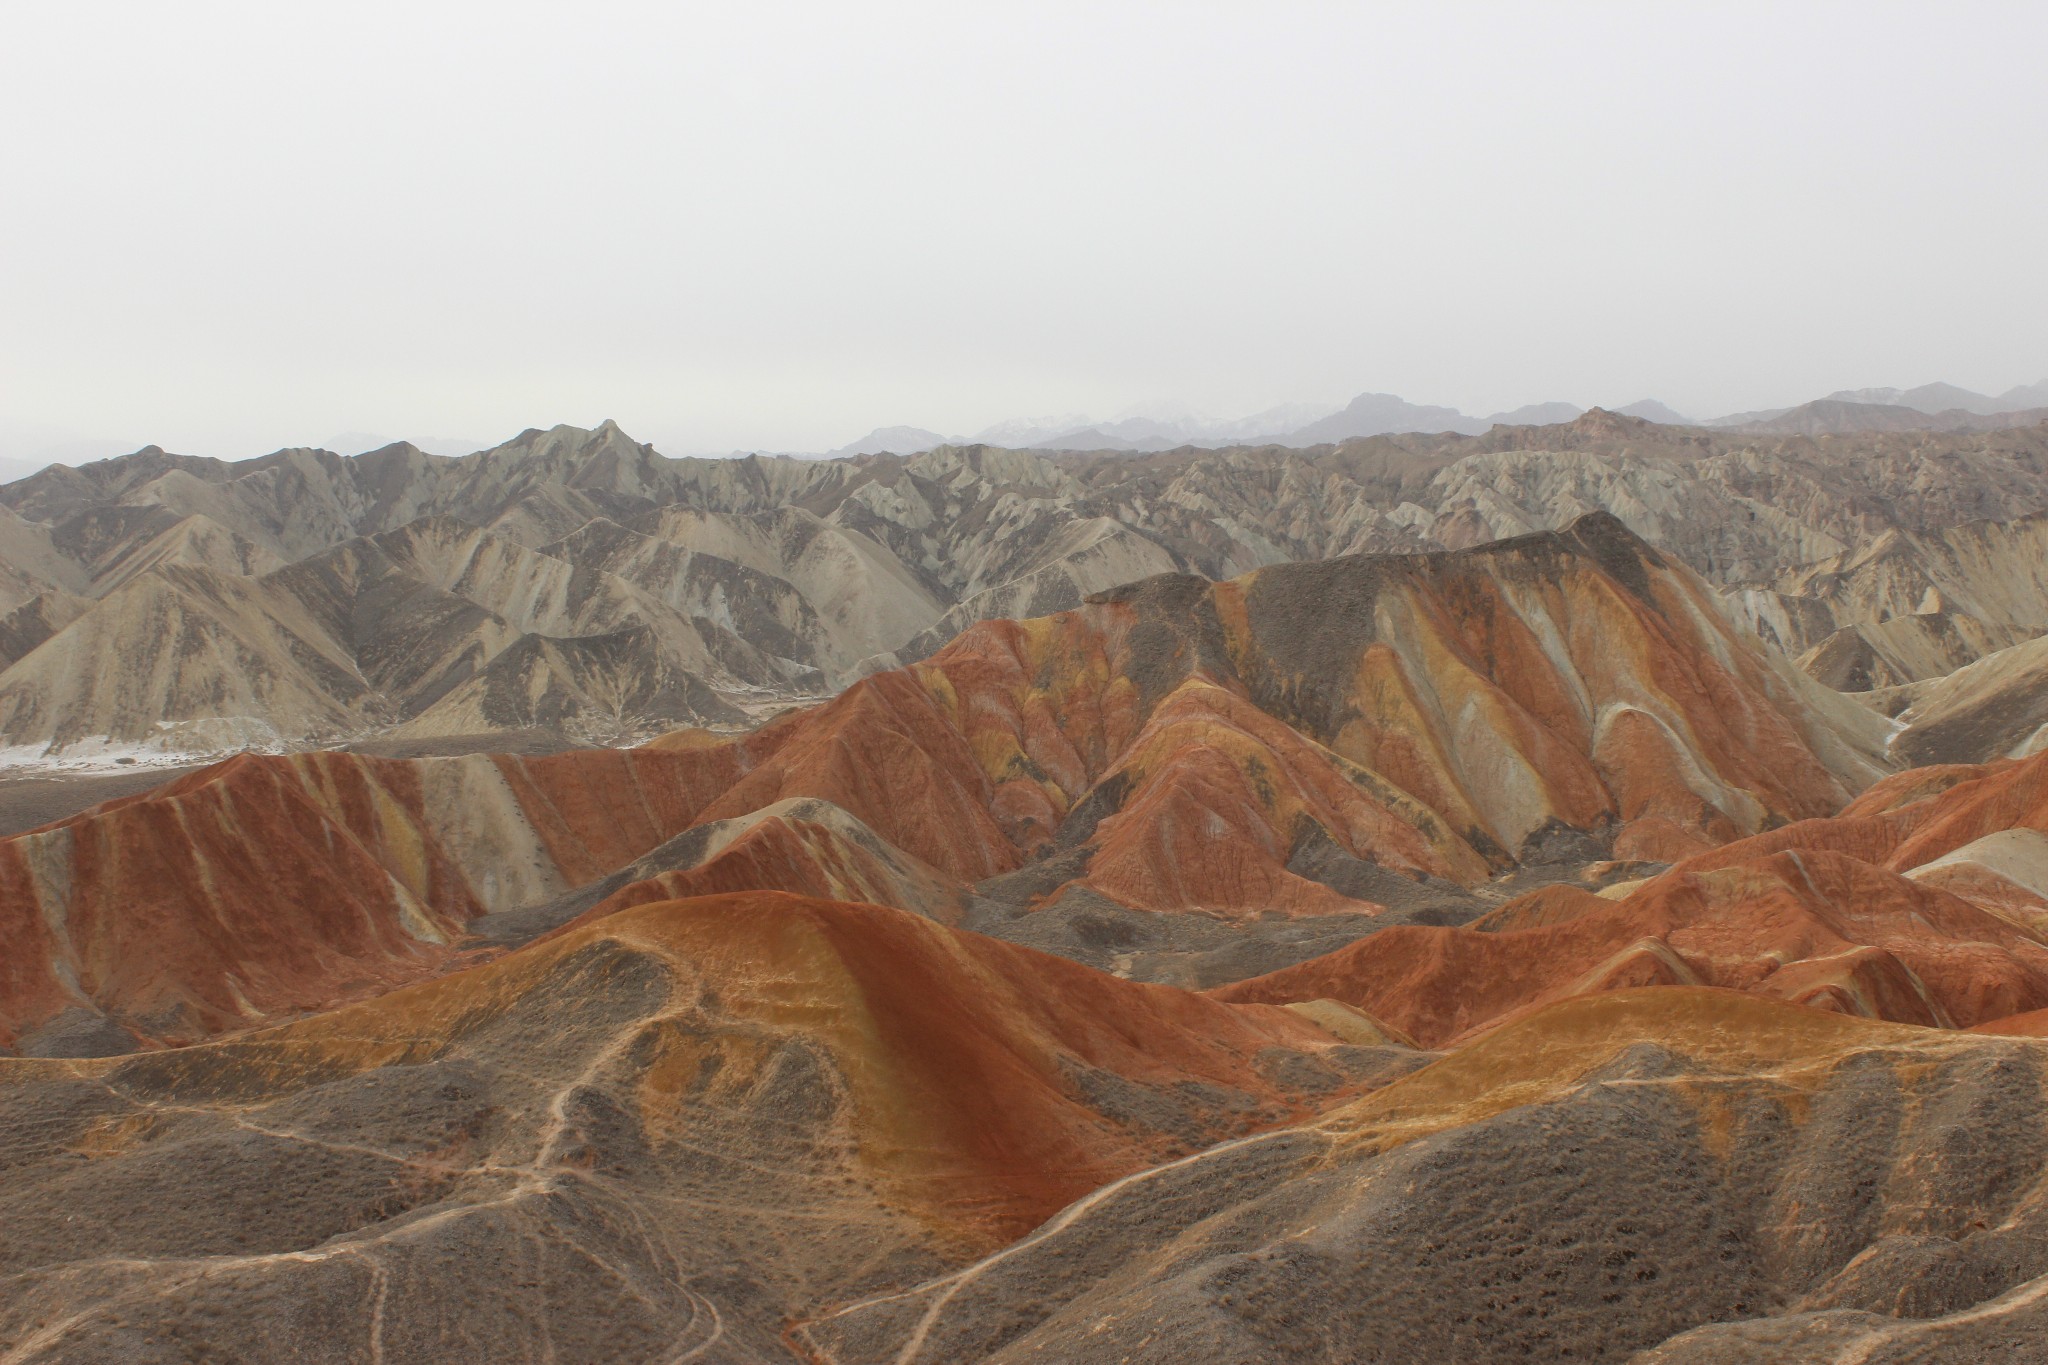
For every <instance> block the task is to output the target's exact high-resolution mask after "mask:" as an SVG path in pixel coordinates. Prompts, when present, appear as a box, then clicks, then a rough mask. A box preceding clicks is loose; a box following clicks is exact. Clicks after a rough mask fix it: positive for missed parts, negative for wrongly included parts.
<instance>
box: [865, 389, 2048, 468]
mask: <svg viewBox="0 0 2048 1365" xmlns="http://www.w3.org/2000/svg"><path fill="white" fill-rule="evenodd" d="M2035 409H2048V380H2043V381H2042V382H2041V383H2039V384H2028V385H2020V386H2018V387H2015V388H2011V389H2008V390H2006V391H2005V392H2004V393H2002V394H1999V395H1997V396H1996V397H1993V396H1991V395H1989V394H1982V393H1975V392H1972V391H1971V390H1969V389H1963V388H1958V387H1956V386H1955V385H1953V384H1922V385H1921V386H1920V387H1918V388H1914V389H1892V388H1874V389H1843V390H1839V391H1837V392H1835V393H1831V394H1829V395H1828V396H1827V397H1825V398H1818V399H1815V400H1813V401H1812V402H1810V403H1803V404H1800V405H1798V406H1797V407H1786V408H1764V409H1760V410H1757V411H1754V412H1737V413H1730V414H1729V415H1727V416H1725V417H1713V418H1705V419H1697V418H1691V417H1687V416H1685V415H1684V414H1683V413H1680V412H1678V411H1676V410H1675V409H1673V408H1671V407H1670V406H1668V405H1667V404H1664V403H1662V402H1659V401H1658V400H1656V399H1654V398H1645V399H1642V400H1641V401H1639V402H1635V403H1630V404H1627V405H1626V406H1622V407H1616V408H1612V409H1609V410H1610V411H1613V412H1618V413H1621V414H1623V415H1624V416H1628V417H1640V418H1642V419H1643V420H1645V421H1649V422H1657V423H1661V424H1663V425H1666V426H1702V427H1721V428H1732V429H1734V430H1737V431H1744V432H1755V433H1757V434H1759V435H1824V434H1828V433H1839V432H1848V431H1968V430H1983V429H1987V428H1990V427H1996V426H2000V425H2004V423H2003V422H2001V421H2000V420H1998V419H2001V418H2008V417H2012V416H2014V415H2015V414H2018V415H2022V417H2024V415H2025V414H2028V413H2031V412H2032V411H2034V410H2035ZM1586 411H1587V409H1585V408H1582V407H1580V406H1579V405H1578V404H1576V403H1565V402H1556V401H1553V402H1547V403H1530V404H1527V405H1525V406H1523V407H1519V408H1515V409H1513V410H1512V411H1508V412H1496V413H1493V414H1491V415H1489V416H1486V417H1472V416H1468V415H1466V414H1465V413H1463V412H1461V411H1459V410H1458V409H1457V408H1447V407H1434V406H1430V405H1428V404H1421V403H1411V402H1409V401H1408V400H1407V399H1405V398H1402V397H1400V396H1399V395H1396V394H1391V393H1361V394H1359V395H1358V396H1357V397H1356V398H1354V399H1352V400H1351V401H1350V402H1349V403H1347V404H1345V405H1344V407H1342V408H1341V409H1339V410H1337V411H1335V412H1330V411H1327V410H1326V409H1323V408H1320V407H1318V406H1316V405H1314V404H1300V403H1296V404H1288V405H1284V406H1281V407H1276V408H1269V409H1267V410H1266V411H1264V412H1258V413H1253V414H1252V415H1251V416H1249V417H1239V418H1231V419H1226V420H1216V419H1210V418H1200V417H1194V416H1189V415H1178V416H1170V417H1161V416H1144V415H1136V416H1126V417H1122V418H1118V419H1116V420H1114V421H1094V420H1091V419H1089V418H1087V417H1085V416H1082V415H1081V414H1078V413H1069V414H1066V415H1063V416H1057V417H1038V418H1016V419H1012V420H1009V421H1005V422H998V423H996V424H995V425H994V426H991V427H988V428H986V429H984V430H982V431H978V432H975V433H973V434H971V435H954V436H946V435H942V434H940V433H939V432H936V431H930V430H927V429H925V428H923V427H912V426H893V427H879V428H877V429H876V430H874V431H871V432H869V433H868V434H867V435H866V436H863V437H862V438H861V439H860V440H858V441H854V442H851V443H850V444H847V445H843V446H841V447H839V448H838V449H837V450H834V451H830V452H828V454H829V455H830V456H832V457H835V458H843V457H846V456H850V455H875V454H880V453H882V452H884V451H888V452H892V453H894V454H898V455H907V454H912V453H915V452H917V451H920V450H929V449H932V448H933V447H935V446H940V445H998V446H1004V447H1007V448H1009V449H1013V450H1127V451H1133V452H1148V451H1159V450H1176V449H1179V448H1180V447H1182V446H1198V447H1207V448H1210V449H1218V448H1222V447H1225V446H1234V445H1284V446H1294V447H1306V446H1315V445H1326V444H1334V443H1336V442H1339V441H1351V440H1357V439H1359V438H1361V437H1366V436H1387V435H1394V434H1399V433H1407V432H1417V433H1423V434H1429V435H1434V434H1437V433H1442V432H1450V433H1454V434H1457V435H1461V436H1479V435H1483V434H1485V433H1486V432H1487V431H1488V430H1490V429H1492V428H1493V427H1496V426H1554V425H1556V424H1557V423H1560V422H1569V421H1572V420H1574V419H1575V418H1577V417H1579V416H1580V415H1581V414H1582V413H1584V412H1586ZM2036 420H2038V419H2036ZM2020 424H2021V425H2031V424H2032V423H2031V422H2029V421H2022V422H2021V423H2020Z"/></svg>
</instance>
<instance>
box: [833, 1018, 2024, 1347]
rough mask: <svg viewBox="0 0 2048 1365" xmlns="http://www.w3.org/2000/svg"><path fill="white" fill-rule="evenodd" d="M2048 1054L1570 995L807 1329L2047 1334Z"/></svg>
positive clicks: (1989, 1339) (1638, 1340)
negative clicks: (2030, 1311)
mask: <svg viewBox="0 0 2048 1365" xmlns="http://www.w3.org/2000/svg"><path fill="white" fill-rule="evenodd" d="M2044 1078H2048V1051H2044V1050H2043V1049H2042V1047H2041V1045H2039V1044H2037V1043H2033V1042H2028V1041H2019V1040H2011V1039H1999V1040H1992V1039H1983V1038H1972V1037H1969V1036H1967V1035H1958V1034H1943V1033H1934V1032H1928V1031H1922V1030H1916V1029H1910V1028H1903V1027H1898V1026H1894V1025H1882V1024H1869V1023H1866V1022H1862V1021H1856V1020H1848V1019H1843V1018H1840V1017H1831V1016H1829V1015H1826V1014H1822V1013H1818V1012H1815V1011H1811V1010H1802V1009H1797V1008H1794V1007H1790V1006H1786V1005H1779V1004H1772V1003H1769V1002H1764V1001H1757V1000H1752V999H1747V998H1745V997H1742V996H1739V995H1735V994H1732V993H1727V992H1715V991H1703V990H1657V991H1630V992H1624V993H1620V994H1615V995H1607V996H1602V997H1599V998H1596V999H1590V1000H1581V1001H1572V1002H1568V1003H1565V1004H1561V1005H1557V1006H1554V1007H1552V1008H1551V1009H1548V1010H1545V1011H1543V1012H1542V1013H1540V1014H1537V1015H1535V1016H1533V1017H1531V1018H1528V1019H1526V1020H1524V1021H1522V1022H1521V1023H1519V1024H1516V1025H1514V1026H1512V1027H1510V1028H1506V1029H1503V1030H1500V1031H1499V1032H1497V1033H1495V1034H1493V1035H1491V1036H1489V1037H1488V1038H1486V1039H1484V1040H1483V1041H1481V1042H1478V1043H1476V1044H1474V1045H1472V1046H1470V1047H1467V1048H1464V1049H1461V1050H1459V1051H1458V1052H1456V1053H1453V1054H1451V1055H1450V1056H1449V1057H1447V1058H1445V1059H1444V1060H1442V1061H1440V1062H1437V1063H1436V1064H1434V1065H1432V1066H1430V1067H1428V1068H1426V1069H1424V1070H1422V1071H1419V1072H1417V1073H1415V1074H1413V1075H1411V1076H1409V1077H1407V1078H1406V1079H1404V1080H1402V1081H1400V1082H1397V1083H1395V1084H1393V1085H1391V1086H1388V1087H1386V1088H1384V1089H1382V1090H1379V1091H1376V1092H1375V1093H1373V1094H1372V1095H1369V1096H1367V1097H1365V1098H1363V1099H1361V1100H1358V1101H1356V1102H1354V1103H1352V1104H1350V1105H1348V1106H1345V1107H1343V1108H1340V1109H1338V1110H1336V1111H1335V1112H1333V1113H1331V1114H1330V1115H1328V1116H1326V1117H1325V1118H1323V1119H1322V1120H1320V1121H1319V1122H1317V1123H1315V1124H1312V1125H1309V1126H1306V1127H1303V1128H1298V1129H1291V1130H1282V1131H1279V1132H1274V1133H1271V1134H1264V1135H1260V1136H1257V1137H1255V1138H1253V1139H1251V1140H1249V1141H1247V1142H1243V1143H1234V1144H1225V1145H1223V1146H1221V1147H1218V1148H1216V1149H1215V1150H1213V1151H1211V1152H1208V1153H1204V1154H1203V1155H1202V1156H1200V1157H1198V1158H1196V1159H1195V1160H1193V1161H1189V1162H1183V1163H1178V1164H1175V1165H1169V1166H1163V1167H1160V1168H1158V1169H1156V1170H1153V1171H1150V1172H1146V1173H1145V1174H1143V1175H1141V1176H1139V1177H1137V1178H1135V1179H1133V1180H1129V1181H1125V1182H1123V1183H1122V1184H1120V1185H1117V1186H1113V1187H1109V1188H1107V1189H1105V1190H1103V1191H1101V1192H1099V1193H1098V1194H1096V1195H1094V1196H1091V1197H1090V1198H1089V1199H1086V1200H1083V1201H1080V1202H1079V1203H1077V1204H1076V1205H1074V1206H1072V1207H1070V1208H1069V1209H1067V1210H1066V1211H1064V1212H1063V1213H1062V1214H1061V1215H1060V1216H1059V1217H1058V1218H1055V1219H1054V1220H1052V1221H1051V1222H1050V1223H1048V1224H1047V1225H1046V1226H1045V1227H1044V1228H1043V1229H1041V1230H1040V1231H1039V1232H1038V1233H1037V1234H1035V1235H1034V1236H1033V1237H1032V1238H1029V1239H1027V1240H1026V1241H1024V1242H1022V1243H1020V1244H1018V1245H1017V1246H1015V1247H1011V1248H1006V1249H1005V1250H1004V1251H1003V1252H1000V1253H998V1254H996V1255H995V1256H991V1257H988V1258H985V1259H984V1260H982V1261H980V1262H977V1263H976V1264H974V1265H972V1266H969V1267H967V1268H966V1269H964V1270H961V1271H956V1272H952V1273H950V1274H948V1275H945V1276H941V1277H939V1278H936V1279H934V1280H933V1281H932V1282H931V1283H930V1284H929V1285H927V1286H924V1287H922V1288H920V1289H918V1290H916V1291H913V1292H911V1293H897V1294H891V1295H877V1296H873V1297H871V1298H870V1299H868V1300H866V1301H862V1302H860V1303H857V1304H854V1305H852V1306H849V1307H848V1308H846V1309H843V1310H841V1311H840V1312H838V1313H836V1314H833V1315H828V1316H825V1317H823V1318H822V1319H820V1320H816V1321H813V1322H810V1323H807V1324H805V1325H804V1326H803V1327H802V1329H801V1331H800V1333H799V1337H800V1339H801V1340H803V1341H805V1342H807V1343H808V1344H810V1345H811V1346H812V1347H813V1348H814V1349H815V1350H816V1352H817V1358H818V1359H821V1360H824V1361H829V1362H832V1363H833V1365H867V1363H868V1362H885V1361H888V1362H897V1365H931V1363H932V1362H939V1361H953V1360H987V1361H998V1362H1004V1363H1005V1365H1015V1363H1016V1362H1025V1361H1030V1362H1051V1361H1065V1360H1093V1359H1113V1360H1119V1361H1127V1362H1133V1363H1134V1365H1166V1362H1178V1363H1179V1365H1189V1363H1191V1362H1192V1363H1194V1365H1210V1363H1212V1362H1213V1363H1214V1365H1223V1363H1224V1362H1235V1361H1244V1360H1290V1359H1306V1360H1319V1359H1324V1360H1327V1359H1337V1360H1382V1361H1395V1360H1458V1361H1471V1362H1479V1363H1480V1365H1490V1363H1491V1362H1496V1361H1510V1360H1523V1359H1565V1358H1569V1359H1574V1360H1592V1361H1617V1362H1618V1361H1624V1360H1629V1359H1632V1358H1640V1359H1652V1358H1653V1359H1659V1360H1661V1359H1663V1358H1664V1357H1662V1356H1650V1357H1637V1356H1636V1355H1635V1353H1636V1352H1638V1351H1642V1350H1645V1349H1646V1348H1652V1347H1656V1346H1658V1345H1659V1344H1660V1343H1662V1342H1665V1341H1666V1340H1668V1339H1670V1338H1672V1337H1674V1336H1677V1335H1678V1334H1680V1333H1684V1332H1686V1331H1688V1330H1689V1329H1694V1328H1698V1327H1700V1326H1701V1325H1702V1324H1713V1323H1741V1324H1742V1327H1743V1328H1744V1329H1745V1330H1756V1329H1761V1328H1763V1327H1764V1326H1765V1325H1766V1324H1771V1323H1776V1324H1779V1325H1780V1326H1782V1327H1783V1328H1784V1329H1786V1331H1787V1332H1792V1331H1796V1330H1800V1329H1802V1328H1803V1329H1804V1330H1807V1331H1808V1332H1812V1331H1813V1330H1814V1329H1815V1327H1816V1326H1819V1327H1821V1328H1822V1329H1823V1330H1824V1329H1825V1328H1826V1326H1827V1325H1828V1324H1829V1323H1830V1322H1832V1323H1833V1325H1834V1326H1836V1327H1853V1328H1855V1329H1857V1330H1856V1331H1854V1332H1851V1333H1849V1334H1848V1337H1847V1338H1834V1340H1836V1342H1837V1352H1836V1353H1830V1354H1827V1355H1825V1356H1814V1357H1811V1358H1812V1359H1814V1360H1820V1359H1827V1360H1831V1361H1838V1360H1841V1359H1845V1358H1846V1359H1854V1358H1857V1357H1856V1356H1854V1355H1843V1354H1840V1353H1839V1352H1840V1351H1841V1350H1842V1349H1845V1348H1846V1346H1847V1345H1849V1344H1853V1340H1854V1339H1857V1338H1859V1337H1860V1338H1861V1339H1864V1340H1865V1341H1866V1342H1867V1344H1868V1345H1871V1346H1873V1347H1881V1346H1886V1345H1897V1344H1909V1343H1913V1344H1918V1345H1920V1346H1921V1348H1922V1350H1923V1354H1918V1355H1899V1356H1896V1357H1894V1356H1890V1355H1879V1356H1875V1357H1873V1358H1883V1359H1893V1358H1898V1359H1908V1358H1910V1359H1958V1360H1960V1359H2031V1358H2033V1357H2032V1356H2031V1355H2028V1354H2026V1353H2025V1352H2024V1351H2022V1352H2021V1353H2020V1354H2014V1355H2001V1354H1998V1352H1997V1350H1996V1346H1995V1343H1996V1342H1997V1341H1999V1340H2002V1339H2017V1340H2024V1338H2023V1337H2021V1338H2010V1336H2009V1333H2008V1336H2007V1337H2005V1338H2001V1337H2000V1336H1999V1334H1998V1331H1997V1329H1999V1328H2000V1327H2006V1328H2020V1329H2021V1330H2022V1331H2023V1330H2024V1327H2023V1324H2024V1322H2026V1321H2027V1319H2026V1318H2025V1316H2024V1314H2023V1313H2015V1312H2014V1308H2016V1307H2018V1305H2017V1304H2011V1305H2009V1304H2008V1300H2006V1299H2004V1298H2001V1297H2000V1296H2001V1295H2005V1294H2006V1293H2007V1291H2008V1290H2011V1291H2013V1295H2014V1297H2015V1298H2022V1297H2025V1296H2027V1295H2029V1294H2031V1295H2032V1296H2033V1297H2039V1287H2040V1285H2041V1284H2042V1283H2043V1281H2041V1280H2039V1279H2037V1278H2036V1277H2039V1276H2041V1275H2043V1274H2044V1273H2048V1257H2044V1255H2043V1253H2042V1251H2041V1249H2040V1247H2041V1242H2040V1238H2041V1234H2042V1231H2043V1218H2044V1214H2043V1208H2044V1205H2043V1204H2042V1202H2041V1194H2042V1193H2043V1190H2044V1181H2048V1141H2044V1140H2043V1139H2041V1137H2040V1136H2039V1132H2038V1128H2039V1124H2040V1122H2041V1120H2042V1118H2043V1116H2044V1112H2048V1110H2044V1101H2043V1098H2042V1094H2043V1091H2042V1082H2043V1080H2044ZM1959 1125H1960V1128H1959ZM2016 1129H2017V1130H2018V1131H2019V1133H2020V1134H2021V1136H2018V1137H2017V1138H2011V1137H2007V1136H2004V1135H2009V1134H2012V1133H2014V1132H2015V1130H2016ZM1965 1132H1966V1133H1967V1134H1968V1135H1967V1136H1964V1135H1963V1133H1965ZM1994 1133H1995V1134H1999V1135H2001V1136H2000V1137H1999V1138H1997V1139H1994V1138H1993V1137H1992V1136H1991V1135H1992V1134H1994ZM1827 1310H1835V1311H1834V1312H1833V1314H1832V1318H1823V1317H1821V1316H1820V1315H1821V1314H1823V1313H1825V1312H1827ZM1842 1310H1849V1311H1842ZM2016 1317H2017V1318H2018V1319H2019V1321H2015V1318H2016ZM1966 1320H1974V1321H1975V1322H1976V1324H1977V1327H1979V1328H1990V1329H1992V1330H1991V1331H1990V1332H1989V1333H1988V1334H1986V1335H1983V1336H1972V1335H1971V1334H1970V1333H1971V1332H1972V1330H1974V1329H1972V1328H1971V1327H1970V1326H1969V1325H1968V1322H1967V1321H1966ZM1790 1339H1791V1338H1790V1337H1789V1336H1788V1337H1787V1340H1790ZM1942 1341H1948V1342H1951V1343H1953V1344H1954V1345H1955V1347H1956V1349H1957V1352H1958V1353H1955V1354H1942V1353H1941V1350H1940V1347H1939V1346H1938V1345H1935V1348H1934V1352H1935V1353H1934V1354H1925V1353H1924V1351H1925V1348H1926V1347H1927V1346H1928V1345H1930V1344H1934V1343H1940V1342H1942ZM1733 1345H1735V1346H1737V1347H1739V1345H1740V1341H1739V1340H1738V1341H1737V1342H1735V1343H1733ZM1982 1346H1989V1347H1990V1348H1991V1349H1990V1350H1989V1351H1988V1353H1984V1354H1978V1353H1974V1348H1976V1347H1982ZM1672 1358H1674V1359H1677V1358H1683V1359H1687V1360H1694V1359H1697V1360H1714V1361H1735V1360H1741V1361H1750V1360H1756V1361H1762V1360H1787V1359H1799V1360H1807V1359H1809V1357H1808V1356H1805V1355H1797V1356H1794V1355H1787V1354H1773V1353H1771V1352H1770V1351H1769V1350H1767V1349H1766V1350H1752V1351H1746V1352H1745V1351H1742V1350H1740V1349H1734V1350H1730V1351H1729V1352H1728V1353H1726V1354H1714V1353H1712V1352H1711V1351H1707V1352H1703V1353H1701V1354H1700V1355H1697V1356H1684V1357H1676V1356H1674V1357H1672Z"/></svg>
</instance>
